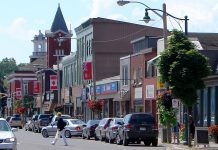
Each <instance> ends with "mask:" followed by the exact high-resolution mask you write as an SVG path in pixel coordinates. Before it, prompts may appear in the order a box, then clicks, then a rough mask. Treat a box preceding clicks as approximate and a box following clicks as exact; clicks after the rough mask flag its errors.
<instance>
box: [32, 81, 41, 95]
mask: <svg viewBox="0 0 218 150" xmlns="http://www.w3.org/2000/svg"><path fill="white" fill-rule="evenodd" d="M39 92H40V82H39V81H34V83H33V93H34V94H39Z"/></svg>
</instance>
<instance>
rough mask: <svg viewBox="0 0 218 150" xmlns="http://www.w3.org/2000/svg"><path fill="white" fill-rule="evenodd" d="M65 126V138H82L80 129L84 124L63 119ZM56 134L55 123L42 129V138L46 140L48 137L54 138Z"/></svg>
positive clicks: (77, 120) (74, 120) (78, 120)
mask: <svg viewBox="0 0 218 150" xmlns="http://www.w3.org/2000/svg"><path fill="white" fill-rule="evenodd" d="M64 121H66V123H67V125H66V127H65V137H67V138H71V136H82V129H83V127H84V126H85V123H84V122H83V121H82V120H80V119H64ZM56 132H57V122H52V123H50V124H49V125H48V126H46V127H43V128H42V136H43V137H45V138H47V137H49V136H55V134H56Z"/></svg>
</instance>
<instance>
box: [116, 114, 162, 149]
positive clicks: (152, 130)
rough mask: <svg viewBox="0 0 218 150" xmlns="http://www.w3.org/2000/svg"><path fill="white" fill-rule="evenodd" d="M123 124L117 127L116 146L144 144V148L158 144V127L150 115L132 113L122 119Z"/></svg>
mask: <svg viewBox="0 0 218 150" xmlns="http://www.w3.org/2000/svg"><path fill="white" fill-rule="evenodd" d="M123 122H124V124H123V125H122V126H119V129H118V134H117V137H116V143H117V144H123V145H124V146H127V145H128V144H129V143H137V144H140V143H141V141H143V142H144V144H145V145H146V146H149V145H150V144H151V143H152V146H157V144H158V126H157V122H156V121H155V118H154V116H153V115H152V114H150V113H133V114H128V115H126V116H125V117H124V118H123Z"/></svg>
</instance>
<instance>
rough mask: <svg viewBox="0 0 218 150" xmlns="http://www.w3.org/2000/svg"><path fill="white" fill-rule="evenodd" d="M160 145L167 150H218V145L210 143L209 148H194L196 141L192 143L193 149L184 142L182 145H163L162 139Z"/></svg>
mask: <svg viewBox="0 0 218 150" xmlns="http://www.w3.org/2000/svg"><path fill="white" fill-rule="evenodd" d="M158 142H159V145H163V146H165V147H166V150H218V144H216V143H214V142H212V141H210V142H209V147H204V145H199V147H197V146H196V147H194V141H193V142H192V145H193V146H192V147H188V145H184V144H183V142H181V144H169V143H162V142H161V139H160V138H158Z"/></svg>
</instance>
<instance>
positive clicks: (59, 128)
mask: <svg viewBox="0 0 218 150" xmlns="http://www.w3.org/2000/svg"><path fill="white" fill-rule="evenodd" d="M57 116H58V121H57V132H56V135H55V138H54V140H53V141H52V142H51V144H52V145H55V143H56V142H57V140H58V138H59V137H60V136H61V137H62V139H63V141H64V144H65V146H68V143H67V139H66V137H65V135H64V133H65V129H64V128H65V126H66V122H65V121H64V120H63V118H62V117H61V112H58V113H57Z"/></svg>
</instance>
